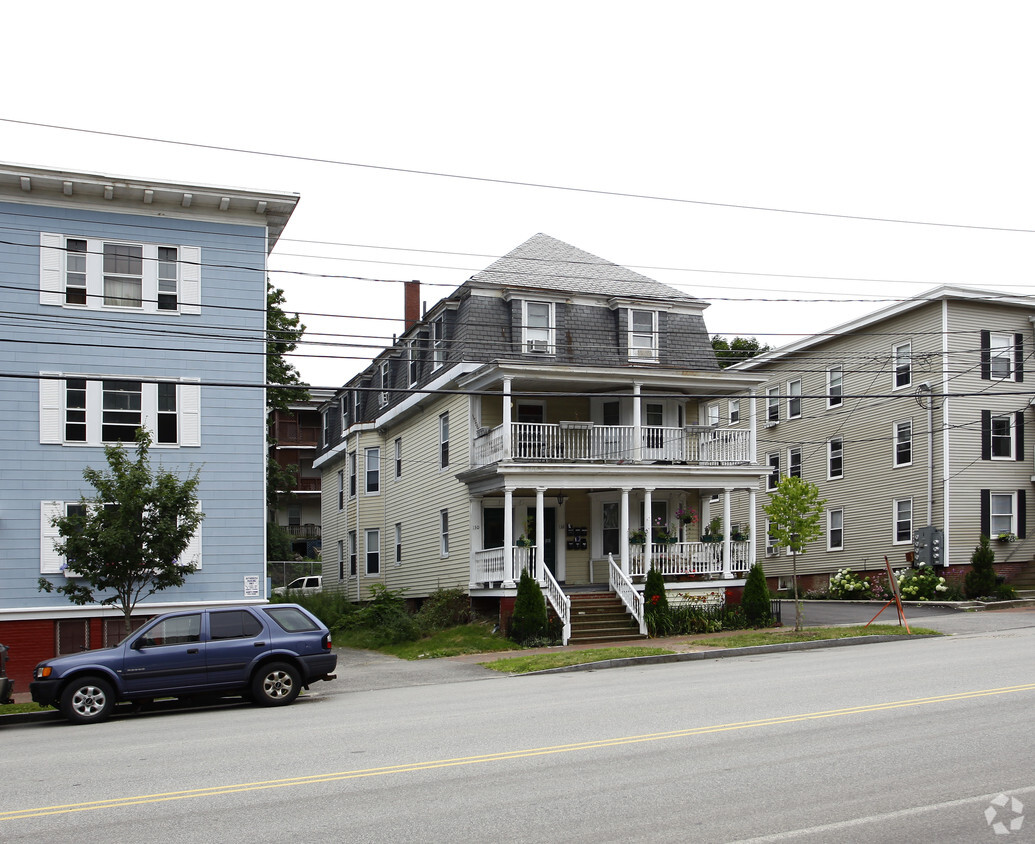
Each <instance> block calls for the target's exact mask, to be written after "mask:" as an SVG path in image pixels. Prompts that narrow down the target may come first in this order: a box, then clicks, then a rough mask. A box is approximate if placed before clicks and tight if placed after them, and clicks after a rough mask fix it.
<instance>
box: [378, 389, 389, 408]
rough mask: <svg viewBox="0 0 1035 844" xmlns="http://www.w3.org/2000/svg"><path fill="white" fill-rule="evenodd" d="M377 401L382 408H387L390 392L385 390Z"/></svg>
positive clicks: (379, 394)
mask: <svg viewBox="0 0 1035 844" xmlns="http://www.w3.org/2000/svg"><path fill="white" fill-rule="evenodd" d="M377 401H378V404H379V405H380V406H381V407H385V406H386V405H387V404H388V391H387V390H384V391H382V392H380V393H378V394H377Z"/></svg>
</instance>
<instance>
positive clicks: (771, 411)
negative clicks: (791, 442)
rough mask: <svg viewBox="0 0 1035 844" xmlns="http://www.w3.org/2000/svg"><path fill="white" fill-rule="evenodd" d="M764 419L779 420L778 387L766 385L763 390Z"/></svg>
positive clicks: (769, 420)
mask: <svg viewBox="0 0 1035 844" xmlns="http://www.w3.org/2000/svg"><path fill="white" fill-rule="evenodd" d="M765 421H766V422H779V421H780V388H779V387H767V388H766V391H765Z"/></svg>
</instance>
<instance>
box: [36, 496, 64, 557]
mask: <svg viewBox="0 0 1035 844" xmlns="http://www.w3.org/2000/svg"><path fill="white" fill-rule="evenodd" d="M63 515H65V502H64V501H41V502H40V574H61V573H62V572H61V567H62V566H63V565H64V563H65V558H64V557H62V556H61V555H60V554H59V553H58V552H57V550H55V548H54V543H55V542H56V541H57V540H58V539H60V538H61V534H59V533H58V529H57V528H56V527H54V525H52V524H51V521H50V520H51V519H53V518H60V517H61V516H63Z"/></svg>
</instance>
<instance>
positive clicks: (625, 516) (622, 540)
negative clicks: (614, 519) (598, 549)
mask: <svg viewBox="0 0 1035 844" xmlns="http://www.w3.org/2000/svg"><path fill="white" fill-rule="evenodd" d="M621 511H622V518H621V527H620V528H619V532H618V537H619V540H618V547H619V548H620V549H621V552H622V553H621V556H622V573H623V574H624V575H625V576H626V577H628V576H629V489H628V488H627V487H622V506H621ZM608 577H610V575H608Z"/></svg>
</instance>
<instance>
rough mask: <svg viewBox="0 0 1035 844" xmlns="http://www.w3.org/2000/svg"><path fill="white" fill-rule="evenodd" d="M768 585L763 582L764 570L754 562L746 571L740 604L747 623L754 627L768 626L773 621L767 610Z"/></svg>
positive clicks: (759, 564)
mask: <svg viewBox="0 0 1035 844" xmlns="http://www.w3.org/2000/svg"><path fill="white" fill-rule="evenodd" d="M769 600H770V598H769V587H768V586H767V585H766V582H765V572H764V571H763V570H762V564H761V563H755V564H754V565H753V566H752V567H751V570H750V571H749V572H748V576H747V581H745V583H744V595H743V597H742V598H741V599H740V606H741V607H742V608H743V610H744V615H745V617H746V618H747V620H748V623H750V624H752V625H754V626H756V627H769V626H770V625H771V624H772V623H773V619H772V616H771V614H770V612H769Z"/></svg>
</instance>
